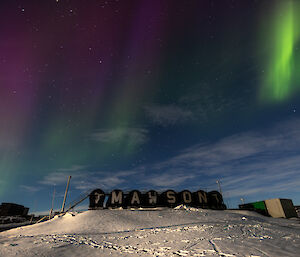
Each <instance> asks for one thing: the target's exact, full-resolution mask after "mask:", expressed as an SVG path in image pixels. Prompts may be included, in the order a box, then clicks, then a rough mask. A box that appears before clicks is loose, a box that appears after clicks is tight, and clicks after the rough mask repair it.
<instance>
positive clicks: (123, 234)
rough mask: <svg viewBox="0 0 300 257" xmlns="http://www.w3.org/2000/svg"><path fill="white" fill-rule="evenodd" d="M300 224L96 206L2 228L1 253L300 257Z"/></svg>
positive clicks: (247, 215)
mask: <svg viewBox="0 0 300 257" xmlns="http://www.w3.org/2000/svg"><path fill="white" fill-rule="evenodd" d="M299 253H300V223H299V220H298V219H292V220H284V219H274V218H269V217H264V216H261V215H259V214H256V213H252V212H247V211H244V212H241V211H229V210H228V211H214V210H203V209H195V208H186V207H184V206H182V207H180V208H177V209H161V210H135V211H133V210H94V211H86V212H83V213H72V214H66V215H65V216H63V217H55V218H54V219H52V220H50V221H47V222H44V223H40V224H35V225H30V226H25V227H20V228H16V229H12V230H9V231H5V232H2V233H0V256H5V257H6V256H51V257H53V256H300V254H299Z"/></svg>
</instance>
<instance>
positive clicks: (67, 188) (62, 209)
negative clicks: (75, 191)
mask: <svg viewBox="0 0 300 257" xmlns="http://www.w3.org/2000/svg"><path fill="white" fill-rule="evenodd" d="M70 179H71V176H69V178H68V182H67V187H66V192H65V196H64V201H63V204H62V207H61V211H60V212H64V210H65V203H66V199H67V194H68V190H69V184H70Z"/></svg>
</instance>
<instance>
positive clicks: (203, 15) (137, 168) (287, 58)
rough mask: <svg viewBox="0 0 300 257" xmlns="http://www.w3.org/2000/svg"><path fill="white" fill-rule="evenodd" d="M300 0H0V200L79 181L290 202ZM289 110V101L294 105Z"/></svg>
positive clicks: (34, 203)
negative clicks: (68, 179)
mask: <svg viewBox="0 0 300 257" xmlns="http://www.w3.org/2000/svg"><path fill="white" fill-rule="evenodd" d="M298 13H300V3H299V1H292V0H286V1H280V0H279V1H276V0H274V1H267V0H262V1H255V0H245V1H235V0H224V1H215V0H203V1H196V0H191V1H179V0H136V1H135V0H128V1H127V0H126V1H122V0H107V1H105V0H87V1H79V0H45V1H37V0H36V1H34V0H26V1H21V0H3V1H1V3H0V174H1V176H0V202H15V203H19V204H23V205H26V206H27V207H30V211H31V212H40V211H45V210H49V209H50V208H51V200H52V199H51V198H52V192H53V190H54V188H55V192H56V195H55V201H54V203H55V208H59V206H60V205H61V203H62V199H63V194H64V189H65V186H66V180H67V177H68V176H69V175H72V179H71V184H70V192H69V195H68V197H69V198H68V201H72V200H74V199H77V198H78V197H80V195H82V194H84V193H85V192H88V191H89V190H91V189H95V188H101V189H102V190H104V191H107V192H109V191H110V190H112V189H115V188H118V189H122V190H124V191H126V190H131V189H139V190H142V191H143V190H150V189H155V190H158V191H160V192H161V191H163V190H166V189H169V188H171V189H174V190H176V191H180V190H182V189H188V190H191V191H193V190H197V189H203V190H208V191H209V190H216V189H218V185H217V184H216V180H219V181H220V184H221V187H222V191H223V195H224V200H225V203H226V204H227V205H228V207H237V205H238V204H239V203H241V200H240V199H241V198H243V199H244V201H245V202H250V201H256V200H264V199H268V198H275V197H281V198H291V199H292V200H293V201H294V204H300V194H299V193H300V192H299V191H300V190H299V188H300V116H299V113H300V107H299V101H300V72H298V71H299V69H300V50H299V47H300V18H299V15H297V14H298ZM298 110H299V111H298Z"/></svg>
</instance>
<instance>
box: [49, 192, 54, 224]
mask: <svg viewBox="0 0 300 257" xmlns="http://www.w3.org/2000/svg"><path fill="white" fill-rule="evenodd" d="M54 198H55V186H54V189H53V195H52V204H51V210H50V213H49V220H50V219H51V218H52V214H53V206H54Z"/></svg>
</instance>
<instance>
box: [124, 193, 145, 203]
mask: <svg viewBox="0 0 300 257" xmlns="http://www.w3.org/2000/svg"><path fill="white" fill-rule="evenodd" d="M141 199H142V194H141V192H140V191H138V190H133V191H131V192H129V194H128V195H127V197H126V199H125V204H126V206H128V207H140V206H141Z"/></svg>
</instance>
